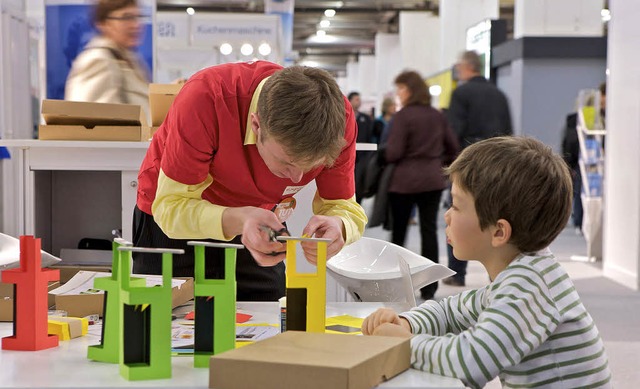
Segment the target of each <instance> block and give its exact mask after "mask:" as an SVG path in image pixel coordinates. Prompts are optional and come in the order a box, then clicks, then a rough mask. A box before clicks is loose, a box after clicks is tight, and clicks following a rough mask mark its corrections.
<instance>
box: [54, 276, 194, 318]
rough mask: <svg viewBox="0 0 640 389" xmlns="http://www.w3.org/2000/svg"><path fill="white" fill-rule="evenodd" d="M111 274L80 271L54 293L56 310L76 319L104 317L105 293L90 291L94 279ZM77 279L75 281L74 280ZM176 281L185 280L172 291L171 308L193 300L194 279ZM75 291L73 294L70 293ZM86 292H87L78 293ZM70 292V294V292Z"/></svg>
mask: <svg viewBox="0 0 640 389" xmlns="http://www.w3.org/2000/svg"><path fill="white" fill-rule="evenodd" d="M108 276H110V274H109V273H100V272H91V271H80V272H78V274H76V276H74V277H73V278H72V279H71V280H69V282H68V283H67V284H65V285H64V288H61V290H59V291H54V293H56V294H55V295H54V298H55V305H56V309H60V310H63V311H66V312H67V315H69V316H74V317H84V316H87V315H91V314H98V315H100V316H102V314H103V312H104V293H101V292H100V293H97V292H96V291H93V290H91V291H89V289H92V288H93V279H94V278H96V277H108ZM134 277H152V278H156V279H158V278H161V277H162V276H143V275H138V274H134ZM74 278H75V280H74ZM174 280H184V282H183V283H182V284H181V285H180V286H174V287H173V289H172V291H171V307H172V308H175V307H177V306H178V305H182V304H184V303H186V302H187V301H189V300H191V299H193V278H188V277H187V278H174ZM71 290H73V292H70V291H71ZM80 290H86V292H78V291H80ZM68 291H69V292H68Z"/></svg>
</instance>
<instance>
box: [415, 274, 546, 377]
mask: <svg viewBox="0 0 640 389" xmlns="http://www.w3.org/2000/svg"><path fill="white" fill-rule="evenodd" d="M485 292H489V290H488V289H485ZM490 293H491V296H490V298H487V300H488V301H489V305H488V306H486V307H485V308H484V310H483V311H481V313H480V315H479V316H478V317H477V323H475V325H473V324H472V325H471V326H469V327H468V328H467V329H466V330H464V331H462V332H460V333H457V334H455V333H447V334H446V335H444V336H433V335H416V336H414V337H413V338H412V339H411V363H412V366H413V367H414V368H416V369H420V370H424V371H429V372H433V373H436V374H440V375H444V376H448V377H455V378H459V379H461V380H462V381H463V382H464V383H465V384H466V385H468V386H472V387H482V386H483V385H484V384H485V383H486V382H488V381H491V380H492V379H493V378H495V377H497V376H498V374H499V373H500V372H501V371H503V370H504V369H506V368H508V367H509V366H514V365H516V364H518V363H520V361H522V359H523V358H524V357H526V356H528V355H530V354H531V352H532V351H533V350H536V349H537V348H538V347H539V346H540V345H541V344H542V343H544V342H545V341H546V340H547V339H548V337H549V336H550V335H551V334H552V333H553V332H554V330H555V328H556V327H557V325H558V321H559V313H558V309H557V308H556V306H555V304H554V302H553V300H552V299H551V294H550V292H549V289H548V287H547V286H546V284H545V282H544V280H542V278H541V277H540V276H539V275H538V274H536V273H534V272H519V273H514V274H512V275H509V276H508V277H506V278H504V279H503V280H502V281H501V282H500V283H496V284H494V285H492V288H491V291H490ZM461 297H462V298H461V299H459V300H457V301H455V299H449V300H447V304H444V305H445V306H442V307H441V308H442V309H444V310H445V312H444V314H445V315H446V316H448V317H449V319H451V318H453V317H455V315H458V314H460V315H462V316H468V317H467V318H466V320H467V321H468V322H472V321H473V320H474V318H473V311H472V310H469V311H467V312H466V313H463V312H462V310H460V309H459V308H460V307H461V306H471V307H473V306H474V305H475V304H481V302H482V300H484V299H483V297H484V296H482V295H480V294H478V293H476V294H475V295H470V294H468V295H466V296H461ZM465 299H467V301H465ZM472 300H476V302H475V303H471V302H472ZM470 303H471V304H470ZM455 304H457V307H456V306H455ZM433 305H434V304H433V303H431V304H430V306H429V308H430V309H432V308H433ZM452 305H453V306H452ZM454 311H455V312H456V314H455V315H454V316H451V315H449V312H454ZM462 322H463V320H461V319H460V318H458V319H456V320H455V322H453V323H449V325H454V326H455V324H456V323H459V324H462ZM412 328H414V327H413V323H412ZM450 329H451V330H453V329H454V327H452V328H450ZM414 333H415V330H414ZM441 333H442V332H438V334H441Z"/></svg>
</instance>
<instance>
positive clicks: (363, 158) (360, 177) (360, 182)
mask: <svg viewBox="0 0 640 389" xmlns="http://www.w3.org/2000/svg"><path fill="white" fill-rule="evenodd" d="M347 98H348V99H349V102H350V103H351V106H352V107H353V111H354V112H355V114H356V124H357V125H358V137H357V138H356V142H357V143H376V142H375V140H374V138H373V120H372V119H371V116H369V115H367V114H365V113H362V112H360V111H359V110H360V105H361V104H362V100H361V99H360V93H358V92H351V93H349V95H348V96H347ZM373 154H374V153H371V152H370V151H356V167H355V172H354V174H355V180H356V201H357V202H358V204H361V203H362V199H363V198H364V192H365V173H366V168H367V163H368V161H369V158H370V157H371V155H373Z"/></svg>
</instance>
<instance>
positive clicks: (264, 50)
mask: <svg viewBox="0 0 640 389" xmlns="http://www.w3.org/2000/svg"><path fill="white" fill-rule="evenodd" d="M258 53H260V55H264V56H267V55H269V54H271V46H270V45H269V44H268V43H262V44H261V45H260V46H258Z"/></svg>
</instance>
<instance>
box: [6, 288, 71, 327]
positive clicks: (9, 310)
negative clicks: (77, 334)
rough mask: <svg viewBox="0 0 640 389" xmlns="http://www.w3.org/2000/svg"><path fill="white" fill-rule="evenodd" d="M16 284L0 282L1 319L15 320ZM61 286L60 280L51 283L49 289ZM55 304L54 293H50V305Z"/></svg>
mask: <svg viewBox="0 0 640 389" xmlns="http://www.w3.org/2000/svg"><path fill="white" fill-rule="evenodd" d="M14 286H15V285H14V284H6V283H2V282H0V321H13V287H14ZM59 286H60V283H59V282H58V281H52V282H50V283H49V290H53V289H55V288H57V287H59ZM54 304H55V299H54V296H53V295H49V298H48V305H49V307H52V306H53V305H54Z"/></svg>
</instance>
